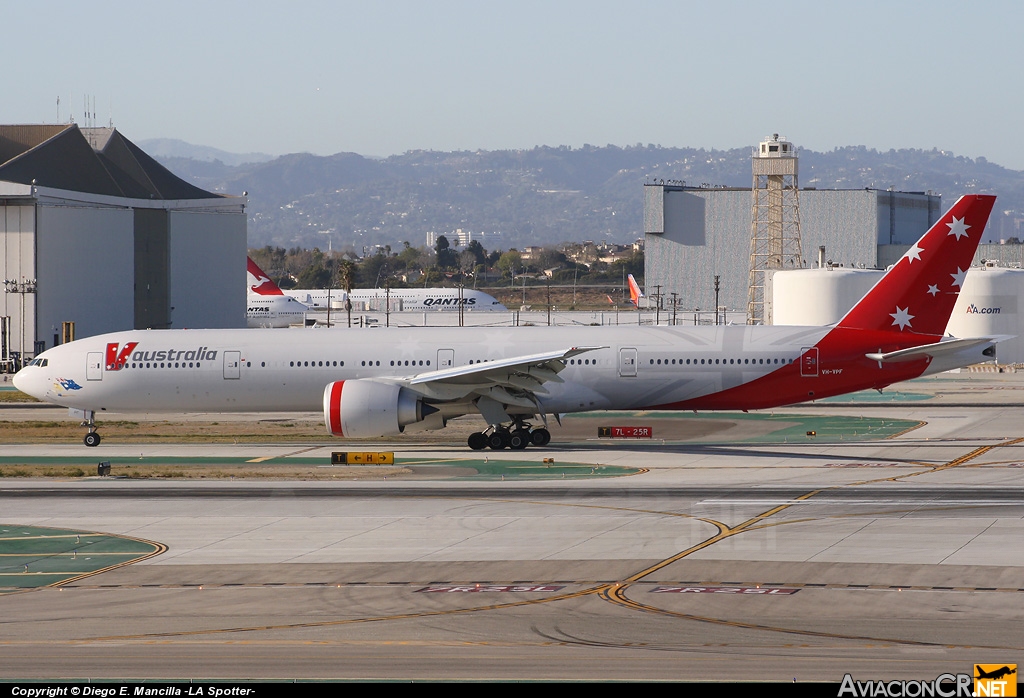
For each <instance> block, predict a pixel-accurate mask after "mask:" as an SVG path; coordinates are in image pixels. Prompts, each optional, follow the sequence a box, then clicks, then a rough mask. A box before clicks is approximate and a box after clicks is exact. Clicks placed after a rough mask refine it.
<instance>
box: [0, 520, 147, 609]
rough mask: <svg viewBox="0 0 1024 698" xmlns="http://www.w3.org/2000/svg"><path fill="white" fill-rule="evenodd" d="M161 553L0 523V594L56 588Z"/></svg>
mask: <svg viewBox="0 0 1024 698" xmlns="http://www.w3.org/2000/svg"><path fill="white" fill-rule="evenodd" d="M162 550H163V546H161V545H159V544H156V543H150V542H147V541H142V540H136V539H133V538H122V537H120V536H114V535H110V534H105V533H91V532H88V531H76V530H68V529H56V528H41V527H38V526H18V525H15V524H3V523H0V594H3V593H10V592H12V591H18V590H21V589H31V588H34V587H40V586H48V585H57V584H60V583H62V582H65V581H67V580H69V579H72V578H74V577H79V576H81V575H84V574H90V573H93V572H96V571H98V570H103V569H107V568H109V567H113V566H119V565H124V564H127V563H130V562H133V561H136V560H139V559H141V558H144V557H148V556H150V555H153V554H154V553H157V552H161V551H162Z"/></svg>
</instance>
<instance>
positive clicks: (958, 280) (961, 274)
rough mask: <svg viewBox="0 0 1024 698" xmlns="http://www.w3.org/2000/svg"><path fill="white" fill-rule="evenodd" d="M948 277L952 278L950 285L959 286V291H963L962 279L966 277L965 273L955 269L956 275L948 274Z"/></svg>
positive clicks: (958, 268)
mask: <svg viewBox="0 0 1024 698" xmlns="http://www.w3.org/2000/svg"><path fill="white" fill-rule="evenodd" d="M950 276H952V277H953V284H952V285H953V286H959V287H960V290H963V288H964V277H965V276H967V272H965V271H964V270H963V269H961V268H960V267H957V268H956V273H955V274H950Z"/></svg>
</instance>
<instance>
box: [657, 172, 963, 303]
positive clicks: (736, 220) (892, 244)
mask: <svg viewBox="0 0 1024 698" xmlns="http://www.w3.org/2000/svg"><path fill="white" fill-rule="evenodd" d="M799 202H800V209H799V210H800V227H801V239H802V242H801V251H802V257H803V260H802V261H803V266H804V267H805V268H806V267H813V266H816V265H817V262H818V248H819V247H820V246H824V247H825V259H826V261H828V260H830V261H831V263H832V264H833V265H835V266H837V267H839V266H842V267H844V268H855V269H859V268H866V269H876V268H883V269H884V268H885V267H886V266H887V265H889V264H892V263H894V262H895V261H897V260H898V259H899V258H900V256H902V255H903V253H904V252H906V250H907V248H909V247H910V245H911V244H912V243H913V242H915V241H916V240H917V239H918V238H920V237H921V235H923V234H924V232H925V231H926V230H928V228H929V227H931V226H932V225H933V224H934V223H935V221H936V220H938V218H939V217H940V215H941V214H942V211H943V208H942V200H941V197H940V196H938V195H935V194H931V193H908V192H894V191H886V190H877V189H856V190H817V189H801V190H800V191H799ZM751 206H752V193H751V190H750V189H748V188H731V187H730V188H696V187H687V186H674V185H661V184H648V185H646V186H645V187H644V246H645V252H644V258H645V277H646V279H645V281H646V283H645V289H644V290H645V292H646V293H647V295H648V296H651V295H652V294H653V293H655V292H656V288H657V287H658V286H660V287H661V289H660V293H661V296H662V299H663V300H662V307H663V308H665V309H666V310H671V303H672V294H673V293H676V294H677V298H678V304H679V308H680V310H682V309H684V308H685V309H687V310H693V309H695V308H699V309H703V310H708V311H711V310H713V309H714V306H715V291H714V277H715V275H718V276H719V277H720V295H719V306H720V307H727V308H729V309H730V310H739V311H745V310H746V307H747V289H748V285H749V272H750V235H751Z"/></svg>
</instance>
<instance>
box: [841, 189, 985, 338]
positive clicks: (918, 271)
mask: <svg viewBox="0 0 1024 698" xmlns="http://www.w3.org/2000/svg"><path fill="white" fill-rule="evenodd" d="M995 200H996V197H994V196H988V195H984V194H971V195H968V196H962V197H960V199H959V200H958V201H957V202H956V203H955V204H953V207H952V208H951V209H949V211H947V212H946V214H945V215H944V216H942V217H941V218H940V219H939V221H938V222H937V223H936V224H935V225H933V226H932V227H931V229H930V230H928V232H927V233H925V234H924V237H922V238H921V239H920V240H918V241H917V242H916V243H914V245H912V246H911V248H910V249H909V250H907V253H906V254H905V255H903V257H902V258H901V259H900V260H899V261H898V262H897V263H896V264H895V265H893V267H892V268H891V269H890V270H889V271H888V272H887V273H886V274H885V276H883V277H882V278H881V279H880V280H879V282H878V283H877V284H875V286H874V287H873V288H872V289H871V290H870V291H868V293H867V294H866V295H865V296H864V297H863V298H861V299H860V301H859V302H858V303H857V305H855V306H854V307H853V308H852V309H851V310H850V312H848V313H847V314H846V315H845V316H844V317H843V319H842V320H840V321H839V323H838V324H837V327H838V328H845V329H858V330H877V331H888V332H901V333H908V334H922V335H933V336H941V335H942V334H944V333H945V331H946V325H947V324H948V323H949V316H950V314H951V313H952V312H953V305H954V304H956V299H957V295H959V293H960V290H961V289H962V288H963V283H964V277H965V276H966V274H967V269H969V268H970V266H971V261H972V260H973V259H974V253H975V250H977V248H978V243H979V242H981V234H982V232H983V231H984V230H985V224H986V223H987V222H988V217H989V214H990V213H991V212H992V206H993V204H994V203H995Z"/></svg>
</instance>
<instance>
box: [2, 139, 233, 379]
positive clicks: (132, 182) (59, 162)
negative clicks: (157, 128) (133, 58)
mask: <svg viewBox="0 0 1024 698" xmlns="http://www.w3.org/2000/svg"><path fill="white" fill-rule="evenodd" d="M245 206H246V200H245V198H243V197H237V196H222V195H219V194H213V193H211V192H208V191H204V190H202V189H200V188H198V187H195V186H193V185H191V184H189V183H188V182H185V181H183V180H181V179H179V178H178V177H176V176H175V175H173V174H172V173H171V172H169V171H168V170H167V169H165V168H164V167H163V166H162V165H160V164H159V163H157V162H156V161H155V160H154V159H153V158H151V157H149V156H148V155H146V153H144V152H143V151H142V150H141V149H140V148H139V147H138V146H136V145H135V144H134V143H132V142H131V141H129V140H128V139H127V138H125V137H124V136H122V135H121V134H120V133H119V132H118V131H117V130H115V129H113V128H79V127H78V126H76V125H74V124H70V125H68V124H62V125H16V126H0V275H2V278H3V279H4V291H5V292H4V293H3V297H2V298H0V318H5V319H4V320H3V322H2V326H0V329H4V330H5V332H4V333H3V335H4V336H3V344H4V347H3V348H4V350H5V355H4V358H7V356H8V354H7V352H10V351H14V352H22V351H23V352H24V353H23V356H22V358H23V359H24V358H27V357H30V356H32V355H34V354H36V353H38V352H39V351H41V350H42V349H44V348H46V347H49V346H52V345H53V344H54V343H55V342H59V341H61V334H62V333H61V329H62V323H66V322H73V323H74V332H75V336H76V337H78V338H81V337H85V336H89V335H95V334H100V333H104V332H112V331H117V330H129V329H133V328H134V329H143V328H153V329H162V328H168V327H174V328H183V327H245V322H246V320H245V300H246V299H245V274H246V270H245V257H246V216H245ZM10 367H11V366H10V364H8V365H7V366H6V368H10ZM2 368H4V367H0V369H2Z"/></svg>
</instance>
